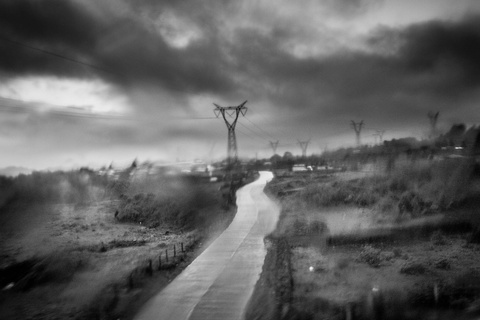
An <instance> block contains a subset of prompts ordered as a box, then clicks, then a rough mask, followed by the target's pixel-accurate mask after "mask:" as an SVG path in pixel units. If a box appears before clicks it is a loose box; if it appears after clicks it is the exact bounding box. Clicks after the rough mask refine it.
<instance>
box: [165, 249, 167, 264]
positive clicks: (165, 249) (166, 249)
mask: <svg viewBox="0 0 480 320" xmlns="http://www.w3.org/2000/svg"><path fill="white" fill-rule="evenodd" d="M165 261H167V262H168V249H165Z"/></svg>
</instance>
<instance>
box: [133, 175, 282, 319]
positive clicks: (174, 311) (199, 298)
mask: <svg viewBox="0 0 480 320" xmlns="http://www.w3.org/2000/svg"><path fill="white" fill-rule="evenodd" d="M272 178H273V175H272V173H271V172H260V177H259V179H258V180H256V181H254V182H252V183H250V184H248V185H246V186H244V187H243V188H241V189H239V190H238V191H237V207H238V209H237V214H236V216H235V218H234V220H233V221H232V223H231V224H230V226H229V227H228V228H227V229H226V230H225V231H224V232H223V233H222V234H221V235H220V236H219V237H218V238H217V239H216V240H215V241H214V242H213V243H212V244H211V245H210V246H209V247H208V248H207V249H206V250H205V251H204V252H203V253H202V254H201V255H199V256H198V257H197V259H195V260H194V261H193V262H192V263H191V264H190V265H189V266H188V267H187V268H186V269H185V270H184V271H183V272H182V273H181V274H180V275H179V276H178V277H176V278H175V280H173V281H172V282H171V283H170V284H169V285H168V286H167V287H166V288H165V289H164V290H162V291H161V292H160V293H159V294H157V295H156V296H155V297H153V298H152V299H151V300H150V301H149V302H147V303H146V304H145V306H144V307H143V308H142V309H141V310H140V312H139V313H138V314H137V316H136V317H135V320H170V319H171V320H183V319H191V320H194V319H195V320H196V319H205V320H207V319H208V320H215V319H221V320H229V319H243V317H244V312H245V306H246V305H247V302H248V299H249V298H250V296H251V295H252V292H253V289H254V286H255V283H256V282H257V280H258V278H259V276H260V273H261V271H262V266H263V262H264V259H265V254H266V249H265V247H264V243H263V238H264V237H265V235H267V234H269V233H270V232H272V231H273V230H274V229H275V226H276V223H277V220H278V214H279V209H278V207H277V205H276V204H275V203H274V202H272V201H271V200H270V199H269V198H268V197H267V196H266V195H265V194H264V193H263V188H264V187H265V184H266V183H267V182H268V181H269V180H270V179H272Z"/></svg>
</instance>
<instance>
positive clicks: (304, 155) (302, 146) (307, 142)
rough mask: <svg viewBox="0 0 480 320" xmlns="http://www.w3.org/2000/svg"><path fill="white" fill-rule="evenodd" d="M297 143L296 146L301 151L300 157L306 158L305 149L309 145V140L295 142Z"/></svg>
mask: <svg viewBox="0 0 480 320" xmlns="http://www.w3.org/2000/svg"><path fill="white" fill-rule="evenodd" d="M297 141H298V145H299V146H300V148H301V149H302V157H303V158H306V157H307V148H308V144H309V143H310V139H308V140H307V141H300V140H297Z"/></svg>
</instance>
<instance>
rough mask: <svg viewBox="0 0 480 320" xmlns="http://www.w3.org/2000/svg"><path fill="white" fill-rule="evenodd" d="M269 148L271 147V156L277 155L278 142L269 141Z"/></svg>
mask: <svg viewBox="0 0 480 320" xmlns="http://www.w3.org/2000/svg"><path fill="white" fill-rule="evenodd" d="M270 147H272V150H273V155H275V154H277V147H278V140H277V141H270Z"/></svg>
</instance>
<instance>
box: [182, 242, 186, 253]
mask: <svg viewBox="0 0 480 320" xmlns="http://www.w3.org/2000/svg"><path fill="white" fill-rule="evenodd" d="M181 246H182V252H185V250H183V242H182V243H181Z"/></svg>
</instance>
